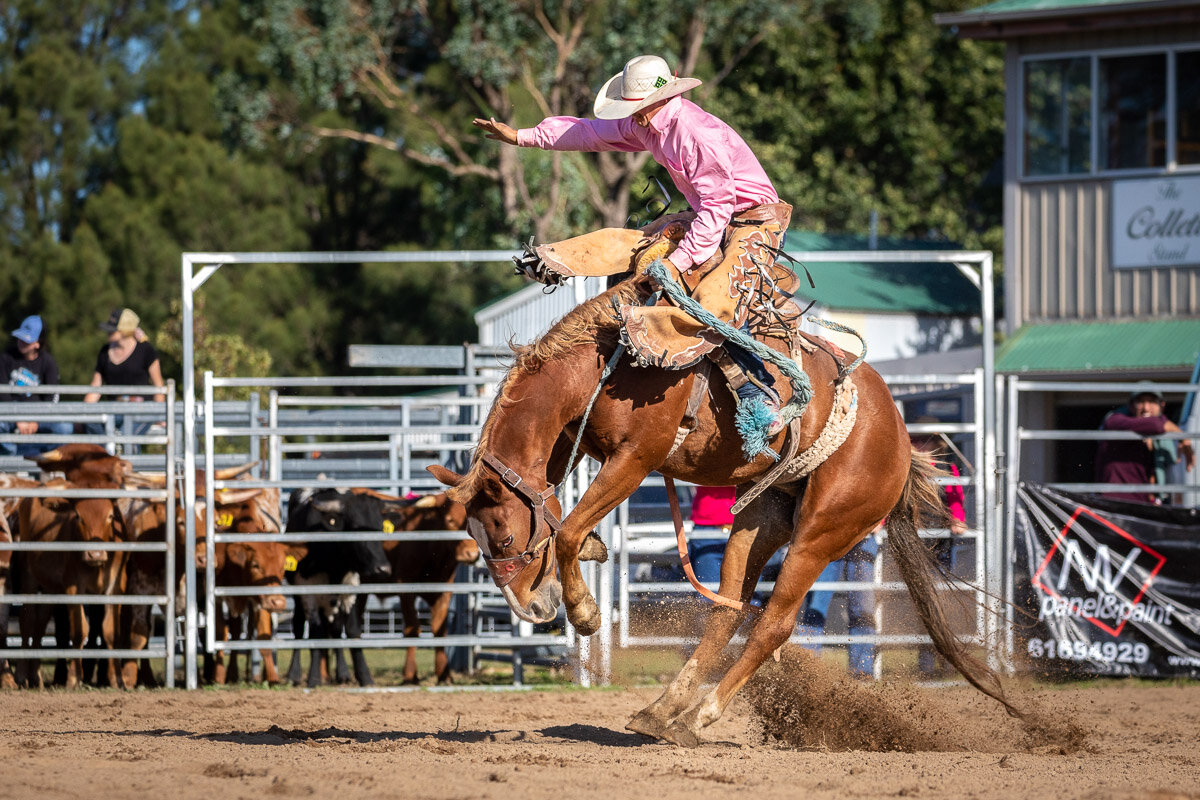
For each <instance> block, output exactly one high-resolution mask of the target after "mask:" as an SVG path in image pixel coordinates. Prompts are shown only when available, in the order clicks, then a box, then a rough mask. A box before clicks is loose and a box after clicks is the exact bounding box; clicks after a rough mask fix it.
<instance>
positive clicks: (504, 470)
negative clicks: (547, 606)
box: [467, 453, 562, 589]
mask: <svg viewBox="0 0 1200 800" xmlns="http://www.w3.org/2000/svg"><path fill="white" fill-rule="evenodd" d="M479 460H480V461H482V462H483V463H484V465H485V466H487V467H489V468H491V469H492V471H494V472H495V473H496V474H497V475H499V476H500V480H501V481H503V482H504V484H505V485H506V486H508V487H509V488H510V489H512V491H513V492H514V493H515V494H517V495H519V496H520V497H522V498H523V499H524V500H525V501H526V502H527V503H528V504H529V509H530V514H531V516H532V518H533V533H531V534H530V536H529V541H528V542H527V543H526V544H525V549H524V550H523V551H521V552H520V553H519V554H517V555H515V556H509V557H508V558H492V557H491V556H489V555H487V554H488V553H490V552H491V546H490V544H489V543H488V541H487V536H486V534H485V533H484V532H483V530H482V526H479V525H478V523H476V525H474V526H472V525H468V526H467V529H468V533H470V534H471V538H473V539H474V540H475V542H476V544H478V545H479V549H480V552H482V553H484V556H483V563H484V564H486V565H487V568H488V572H490V573H491V575H492V580H493V581H495V583H496V586H498V587H499V588H501V589H503V588H504V587H505V586H507V585H508V584H510V583H512V582H513V580H515V579H516V577H517V576H518V575H520V574H521V572H522V571H523V570H524V569H525V568H526V567H528V566H529V565H530V564H532V563H533V561H534V559H536V558H537V557H538V556H539V555H541V552H542V551H543V550H545V549H546V547H547V546H548V545H549V544H550V542H551V540H553V539H554V535H555V534H556V533H558V532H559V531H560V530H562V522H561V521H560V520H559V519H558V517H556V516H555V515H554V512H553V511H551V510H550V509H549V508H548V507H547V506H546V501H547V500H549V499H550V498H551V497H554V491H555V489H556V488H557V487H556V486H553V485H551V486H548V487H546V488H545V489H544V490H543V491H540V492H539V491H537V490H536V489H534V488H533V487H532V486H530V485H529V484H528V483H526V482H525V480H524V479H523V478H522V477H521V476H520V475H519V474H518V473H517V472H516V470H513V469H511V468H510V467H509V466H508V465H507V464H505V463H504V462H503V461H501V460H500V459H498V458H496V457H495V456H494V455H492V454H491V453H483V454H482V455H481V456H480V457H479ZM472 528H474V529H472ZM512 543H513V536H512V534H509V536H508V538H507V539H506V540H504V542H502V543H501V544H500V548H501V549H503V548H506V547H509V546H511V545H512Z"/></svg>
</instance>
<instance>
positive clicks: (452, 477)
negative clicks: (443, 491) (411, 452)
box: [425, 464, 462, 487]
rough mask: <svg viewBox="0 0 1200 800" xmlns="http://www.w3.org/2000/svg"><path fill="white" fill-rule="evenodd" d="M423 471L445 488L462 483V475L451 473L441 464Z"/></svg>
mask: <svg viewBox="0 0 1200 800" xmlns="http://www.w3.org/2000/svg"><path fill="white" fill-rule="evenodd" d="M425 469H426V470H428V471H429V474H430V475H432V476H433V477H435V478H437V479H438V480H439V481H441V482H442V483H443V484H445V485H446V486H450V487H454V486H458V484H459V483H461V482H462V475H459V474H458V473H457V472H451V471H450V470H448V469H446V468H445V467H443V466H442V465H441V464H434V465H432V466H429V467H426V468H425Z"/></svg>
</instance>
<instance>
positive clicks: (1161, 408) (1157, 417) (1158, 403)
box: [1096, 384, 1196, 504]
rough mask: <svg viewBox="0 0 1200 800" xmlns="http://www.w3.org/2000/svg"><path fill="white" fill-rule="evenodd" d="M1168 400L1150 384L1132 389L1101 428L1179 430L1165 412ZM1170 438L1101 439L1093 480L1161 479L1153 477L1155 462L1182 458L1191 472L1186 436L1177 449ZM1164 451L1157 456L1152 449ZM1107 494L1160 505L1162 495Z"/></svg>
mask: <svg viewBox="0 0 1200 800" xmlns="http://www.w3.org/2000/svg"><path fill="white" fill-rule="evenodd" d="M1166 405H1167V402H1166V400H1165V399H1164V398H1163V396H1162V393H1161V392H1159V391H1158V390H1157V389H1155V388H1154V387H1153V386H1152V385H1150V384H1146V386H1145V388H1141V389H1139V390H1138V391H1135V392H1134V393H1133V394H1131V395H1130V396H1129V404H1128V405H1127V406H1123V407H1121V408H1118V409H1116V410H1115V411H1111V412H1109V414H1108V416H1106V417H1105V418H1104V421H1103V422H1102V423H1101V425H1100V428H1101V430H1106V431H1133V432H1134V433H1137V434H1139V435H1141V436H1157V435H1159V434H1162V433H1167V432H1172V433H1174V432H1178V431H1179V430H1180V428H1179V426H1178V425H1176V424H1175V423H1174V422H1171V420H1169V419H1167V417H1166V415H1165V413H1164V412H1165V410H1166ZM1171 444H1173V443H1172V442H1170V441H1155V440H1154V439H1143V440H1142V441H1123V440H1112V441H1102V442H1100V444H1099V446H1098V447H1097V449H1096V480H1097V482H1099V483H1129V484H1149V483H1157V482H1161V481H1163V480H1164V478H1163V477H1157V479H1156V474H1155V472H1156V470H1155V467H1156V461H1157V462H1158V463H1159V464H1161V463H1163V462H1167V463H1169V464H1174V463H1178V462H1179V461H1180V459H1181V458H1182V460H1183V462H1184V464H1185V466H1186V467H1187V469H1188V471H1189V472H1190V471H1191V470H1192V468H1193V467H1195V465H1196V451H1195V449H1194V448H1193V446H1192V443H1191V442H1190V441H1189V440H1187V439H1181V440H1179V442H1178V452H1177V454H1175V451H1174V450H1173V449H1169V445H1171ZM1156 448H1157V449H1159V450H1162V451H1164V453H1163V456H1165V457H1163V456H1159V457H1157V458H1156V453H1155V450H1156ZM1104 494H1105V495H1106V496H1107V497H1113V498H1116V499H1119V500H1130V501H1133V502H1136V503H1155V504H1161V503H1162V497H1161V496H1160V495H1158V494H1155V493H1152V492H1121V491H1115V492H1105V493H1104Z"/></svg>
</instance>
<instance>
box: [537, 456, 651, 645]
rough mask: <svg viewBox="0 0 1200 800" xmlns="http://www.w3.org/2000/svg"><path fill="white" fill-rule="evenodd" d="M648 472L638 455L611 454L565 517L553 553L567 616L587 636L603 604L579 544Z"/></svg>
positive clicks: (596, 626) (597, 624) (597, 621)
mask: <svg viewBox="0 0 1200 800" xmlns="http://www.w3.org/2000/svg"><path fill="white" fill-rule="evenodd" d="M649 474H650V471H649V470H648V469H646V467H645V466H644V465H643V464H642V463H641V461H640V459H638V458H636V457H635V456H632V455H629V456H622V455H620V454H618V455H614V456H611V457H610V458H608V459H607V460H606V461H605V463H604V466H602V467H601V468H600V471H599V472H598V473H597V474H596V479H595V480H594V481H592V484H591V485H590V486H588V489H587V491H586V492H584V493H583V497H581V498H579V503H578V504H576V506H575V508H574V509H572V510H571V513H570V514H569V515H568V516H567V518H566V519H565V520H563V527H562V530H561V531H559V533H558V536H557V537H556V539H555V545H554V555H555V557H556V558H557V560H558V568H559V579H560V580H561V581H562V596H563V602H564V603H565V604H566V607H567V619H568V620H570V622H571V624H572V625H574V626H575V629H576V630H577V631H579V633H580V634H582V635H584V636H590V635H591V634H593V633H595V632H596V631H597V630H599V629H600V607H599V606H598V605H596V599H595V598H594V597H593V596H592V592H591V590H590V589H588V587H587V584H586V583H584V580H583V573H582V571H580V569H579V548H580V546H581V545H582V544H583V540H584V538H585V537H586V536H587V535H588V534H589V533H591V531H592V530H593V529H594V528H595V527H596V525H598V524H599V523H600V520H602V519H604V517H605V516H606V515H607V514H608V513H609V512H610V511H612V510H613V509H614V508H616V507H617V506H619V505H620V504H621V503H622V502H623V501H624V500H625V498H627V497H629V495H631V494H633V493H634V491H635V490H636V489H637V488H638V487H639V486H641V484H642V481H643V480H645V478H646V476H647V475H649Z"/></svg>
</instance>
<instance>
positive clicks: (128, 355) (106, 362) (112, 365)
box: [83, 308, 164, 403]
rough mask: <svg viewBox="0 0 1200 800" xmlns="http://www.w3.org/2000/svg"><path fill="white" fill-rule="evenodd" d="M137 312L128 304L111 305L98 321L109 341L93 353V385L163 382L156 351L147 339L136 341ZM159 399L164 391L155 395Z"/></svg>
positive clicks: (91, 397) (88, 398) (139, 397)
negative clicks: (126, 305)
mask: <svg viewBox="0 0 1200 800" xmlns="http://www.w3.org/2000/svg"><path fill="white" fill-rule="evenodd" d="M140 321H141V320H140V319H139V318H138V315H137V314H135V313H133V310H132V309H129V308H117V309H113V312H112V314H111V315H110V316H109V318H108V319H107V320H106V321H105V322H102V323H100V329H101V330H103V331H106V332H107V333H108V342H107V343H106V344H105V345H104V346H103V347H101V348H100V352H99V353H98V354H97V355H96V371H95V373H94V374H93V375H92V382H91V384H90V385H92V386H158V387H161V386H162V385H163V377H162V367H161V365H160V364H159V363H158V352H157V351H156V350H155V349H154V346H153V345H152V344H150V342H147V341H144V340H143V341H139V339H138V336H137V333H138V323H139V322H140ZM99 399H100V395H99V394H89V395H87V396H86V397H84V398H83V400H84V402H85V403H94V402H96V401H97V400H99ZM125 399H127V400H145V399H146V396H144V395H130V396H129V397H127V398H125ZM154 399H155V400H156V401H159V402H162V400H163V399H164V398H163V395H162V394H156V395H154Z"/></svg>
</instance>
